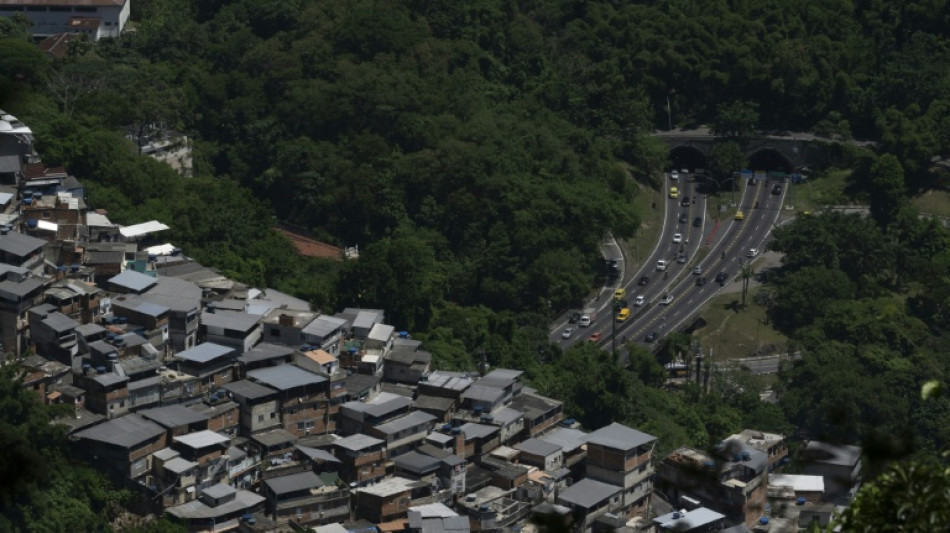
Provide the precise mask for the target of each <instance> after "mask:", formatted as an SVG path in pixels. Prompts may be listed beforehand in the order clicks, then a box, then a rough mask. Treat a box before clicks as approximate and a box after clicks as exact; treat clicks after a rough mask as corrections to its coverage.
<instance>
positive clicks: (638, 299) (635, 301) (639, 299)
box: [633, 294, 647, 307]
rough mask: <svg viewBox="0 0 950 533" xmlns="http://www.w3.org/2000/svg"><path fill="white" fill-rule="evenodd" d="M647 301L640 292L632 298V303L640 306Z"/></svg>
mask: <svg viewBox="0 0 950 533" xmlns="http://www.w3.org/2000/svg"><path fill="white" fill-rule="evenodd" d="M645 303H647V299H646V298H644V296H643V295H642V294H641V295H640V296H637V297H636V298H634V299H633V305H635V306H637V307H640V306H641V305H643V304H645Z"/></svg>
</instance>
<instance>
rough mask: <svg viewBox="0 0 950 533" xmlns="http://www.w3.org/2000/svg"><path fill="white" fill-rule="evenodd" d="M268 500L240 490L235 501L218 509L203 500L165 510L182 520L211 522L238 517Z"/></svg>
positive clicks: (223, 504)
mask: <svg viewBox="0 0 950 533" xmlns="http://www.w3.org/2000/svg"><path fill="white" fill-rule="evenodd" d="M265 499H266V498H264V497H263V496H261V495H259V494H254V493H253V492H249V491H246V490H239V491H237V493H236V494H235V495H234V499H233V500H231V501H228V502H224V503H222V504H221V505H219V506H217V507H208V506H207V505H206V504H205V503H204V502H202V501H201V500H194V501H190V502H188V503H185V504H182V505H176V506H175V507H169V508H167V509H165V512H166V513H168V514H170V515H172V516H175V517H177V518H179V519H181V520H210V519H218V518H221V517H224V516H237V515H239V514H242V513H245V512H249V511H250V510H251V509H253V508H254V507H255V506H257V505H259V504H260V503H261V502H263V501H264V500H265Z"/></svg>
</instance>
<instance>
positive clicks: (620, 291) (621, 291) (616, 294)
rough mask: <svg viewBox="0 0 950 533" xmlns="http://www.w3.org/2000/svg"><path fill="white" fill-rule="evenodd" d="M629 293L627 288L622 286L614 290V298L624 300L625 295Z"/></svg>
mask: <svg viewBox="0 0 950 533" xmlns="http://www.w3.org/2000/svg"><path fill="white" fill-rule="evenodd" d="M626 295H627V289H624V288H623V287H620V288H619V289H617V290H615V291H614V300H623V297H624V296H626Z"/></svg>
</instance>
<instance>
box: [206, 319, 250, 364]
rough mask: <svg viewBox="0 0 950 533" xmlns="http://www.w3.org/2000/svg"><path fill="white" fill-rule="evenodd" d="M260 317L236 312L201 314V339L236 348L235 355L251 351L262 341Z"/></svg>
mask: <svg viewBox="0 0 950 533" xmlns="http://www.w3.org/2000/svg"><path fill="white" fill-rule="evenodd" d="M260 319H261V317H260V315H249V314H246V313H238V312H234V311H216V312H214V313H209V312H204V313H202V314H201V327H200V329H199V331H200V332H201V333H200V334H199V336H200V337H203V338H204V339H205V340H206V341H207V342H214V343H217V344H222V345H224V346H230V347H232V348H234V351H235V355H241V354H243V353H244V352H246V351H248V350H250V349H251V348H252V347H254V345H255V344H257V342H258V341H259V340H260V339H261V324H260Z"/></svg>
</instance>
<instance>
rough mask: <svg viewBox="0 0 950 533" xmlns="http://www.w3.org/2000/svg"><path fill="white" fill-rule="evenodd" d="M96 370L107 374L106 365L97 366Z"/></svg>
mask: <svg viewBox="0 0 950 533" xmlns="http://www.w3.org/2000/svg"><path fill="white" fill-rule="evenodd" d="M96 372H98V373H100V374H105V373H106V367H104V366H97V367H96Z"/></svg>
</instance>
